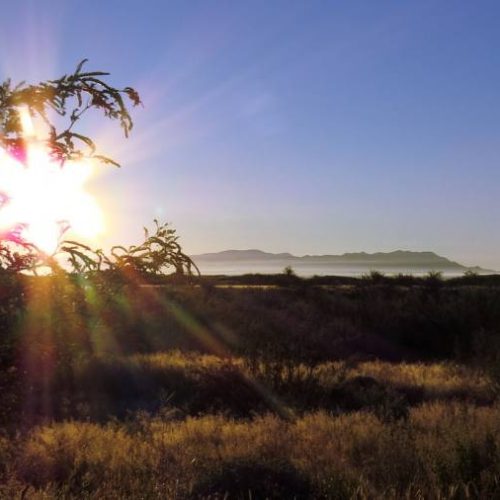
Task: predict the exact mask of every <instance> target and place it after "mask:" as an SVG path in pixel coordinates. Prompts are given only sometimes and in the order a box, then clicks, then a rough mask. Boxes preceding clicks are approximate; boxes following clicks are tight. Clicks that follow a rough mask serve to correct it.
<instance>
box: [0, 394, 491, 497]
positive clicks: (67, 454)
mask: <svg viewBox="0 0 500 500" xmlns="http://www.w3.org/2000/svg"><path fill="white" fill-rule="evenodd" d="M499 447H500V408H499V407H498V406H494V407H488V408H486V407H482V408H475V407H467V406H464V405H462V404H458V403H454V404H443V403H428V404H424V405H422V406H420V407H419V408H415V409H413V410H411V412H410V418H409V420H408V422H406V423H404V424H403V423H383V422H382V421H380V420H378V419H377V418H376V417H375V416H374V415H372V414H370V413H365V412H355V413H350V414H345V415H341V416H331V415H329V414H328V413H326V412H314V413H310V414H308V415H305V416H304V417H303V418H300V419H298V420H296V421H293V422H285V421H283V420H281V419H279V418H277V417H276V416H272V415H264V416H261V417H258V418H255V419H253V420H251V421H237V420H232V419H227V418H225V417H223V416H216V415H211V416H204V417H201V418H188V419H186V420H185V421H180V422H179V421H169V420H165V419H161V418H151V417H142V418H140V419H139V420H136V421H134V422H131V423H129V424H127V425H119V424H117V423H109V424H106V425H97V424H90V423H83V422H66V423H61V424H54V425H50V426H43V427H39V428H36V429H34V430H33V431H32V432H31V433H30V434H29V435H28V436H27V437H26V438H23V439H21V440H20V441H18V442H17V443H16V450H15V454H16V456H17V458H16V461H15V466H13V465H11V466H10V468H11V470H10V474H11V477H17V480H18V481H21V484H18V485H17V486H16V488H18V489H21V488H22V487H23V486H22V485H25V484H31V485H32V490H31V491H32V492H34V491H35V490H38V491H39V493H40V495H42V493H41V492H43V491H46V492H47V491H55V490H54V488H56V489H59V490H60V488H61V487H62V486H63V485H64V487H66V488H68V492H69V493H72V494H73V495H74V496H75V497H76V496H77V495H78V494H81V493H82V492H88V493H89V494H90V493H92V495H94V496H92V498H99V495H103V496H105V497H106V498H118V497H120V495H122V497H123V496H125V497H131V496H134V495H136V496H137V497H138V496H141V497H147V496H148V495H152V494H154V492H155V491H156V492H158V491H160V490H161V491H164V492H165V494H166V495H167V494H170V495H173V496H172V497H173V498H176V497H177V498H183V497H185V495H187V494H188V493H189V491H190V490H191V489H192V488H194V487H195V486H196V484H197V483H198V482H199V481H201V480H202V479H203V478H204V477H205V476H206V475H207V474H210V471H213V470H217V469H218V468H219V467H220V466H221V465H223V464H229V463H237V462H241V461H242V460H246V461H249V462H252V461H259V462H261V463H268V462H269V463H271V462H273V461H276V460H279V461H282V462H283V463H284V462H286V463H290V464H291V465H292V466H293V467H294V468H295V469H296V470H297V471H298V473H299V474H302V475H303V476H304V477H306V478H308V480H309V481H311V483H313V484H314V485H315V488H317V491H318V494H319V493H320V492H322V494H328V492H330V493H332V490H329V488H337V489H338V488H339V487H341V488H342V491H344V493H345V494H346V495H347V494H349V495H354V494H358V495H361V496H360V497H359V496H358V498H367V497H371V496H373V495H378V496H380V495H387V496H388V497H393V498H397V497H398V495H401V494H403V493H404V492H412V491H413V492H414V493H415V494H416V491H417V490H419V491H420V492H421V493H422V494H423V495H424V496H425V497H427V496H428V495H432V496H434V495H437V493H438V492H440V494H441V497H442V498H452V495H451V494H450V491H452V490H453V488H457V487H464V485H469V487H470V488H475V489H476V491H483V492H486V491H493V490H492V488H495V485H497V487H498V481H499V478H500V455H499V452H498V451H499V449H500V448H499ZM255 481H256V483H257V482H258V481H259V478H258V477H256V478H255ZM11 487H12V488H14V487H15V486H14V483H11ZM0 491H1V490H0ZM107 495H109V496H107ZM348 497H349V496H344V497H341V498H348ZM413 497H416V496H411V498H413ZM30 498H31V497H30ZM34 498H36V496H34ZM40 498H41V496H40ZM169 498H170V497H169Z"/></svg>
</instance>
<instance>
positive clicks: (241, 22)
mask: <svg viewBox="0 0 500 500" xmlns="http://www.w3.org/2000/svg"><path fill="white" fill-rule="evenodd" d="M499 25H500V4H499V3H498V2H495V1H481V0H478V1H474V2H470V1H465V0H454V1H446V0H440V1H437V0H435V1H427V0H418V1H416V0H415V1H407V2H401V1H384V2H373V1H368V0H366V1H353V2H347V1H342V2H341V1H333V0H332V1H308V2H304V1H301V2H294V1H290V0H288V1H247V2H243V1H241V2H240V1H198V2H196V1H189V2H184V1H178V2H168V1H156V0H145V1H143V2H136V1H128V0H120V1H118V0H116V1H115V0H106V1H102V0H101V1H94V0H90V1H89V0H87V1H85V2H83V1H76V0H75V1H66V2H62V1H57V0H50V1H45V0H37V1H35V0H33V1H30V2H28V1H22V0H19V1H16V2H9V3H8V6H3V12H2V18H1V19H0V78H1V79H3V78H5V77H7V76H12V77H13V78H14V79H16V80H21V79H26V80H40V79H46V78H51V77H54V76H58V75H60V74H62V73H64V72H67V71H70V70H71V69H72V68H73V67H74V66H75V65H76V63H77V62H78V61H79V60H80V59H82V58H84V57H87V58H89V59H90V63H89V66H88V67H89V68H91V69H105V70H108V71H110V72H111V73H112V76H111V81H112V82H113V83H115V84H116V85H123V86H125V85H132V86H134V87H136V88H137V90H138V91H139V92H140V93H141V94H142V97H143V100H144V108H140V109H136V110H135V111H134V119H135V130H134V132H133V134H132V136H131V137H130V139H128V140H127V141H126V140H125V139H122V138H121V137H120V136H119V134H118V133H117V132H115V131H113V129H112V128H111V127H110V126H109V124H107V123H105V124H103V122H102V121H95V122H94V121H92V119H91V121H90V124H92V126H95V127H96V128H95V129H94V128H93V129H92V131H94V130H95V131H96V132H95V133H96V134H97V140H98V141H99V140H100V138H102V140H101V144H102V148H103V149H104V151H105V152H108V153H111V154H113V155H115V156H116V157H117V159H118V160H120V162H121V163H122V165H123V167H122V169H121V170H118V169H113V168H110V167H103V169H104V170H105V171H104V172H103V174H102V175H100V176H99V177H98V178H96V179H95V181H94V182H93V184H92V186H91V189H92V191H93V192H95V193H96V195H97V196H99V200H100V201H101V202H102V204H103V206H104V208H105V209H106V212H107V214H108V218H109V220H108V231H107V233H106V235H105V236H104V237H103V240H102V244H103V245H105V246H106V245H108V244H111V243H117V242H126V243H132V242H134V241H137V240H138V239H139V238H140V236H141V228H142V226H143V225H145V224H148V223H149V221H151V220H152V219H153V218H154V217H159V218H160V219H162V220H166V221H171V222H172V223H173V225H174V226H175V227H176V228H177V229H178V231H179V234H180V236H181V242H182V243H183V245H184V247H185V249H186V250H187V251H188V252H190V253H200V252H204V251H217V250H223V249H227V248H260V249H263V250H268V251H276V252H281V251H290V252H292V253H295V254H299V255H301V254H306V253H309V254H313V253H315V254H317V253H342V252H346V251H361V250H364V251H388V250H394V249H398V248H404V249H411V250H433V251H436V252H438V253H441V254H444V255H446V256H448V257H450V258H453V259H456V260H459V261H461V262H464V263H467V264H480V265H483V266H489V267H493V268H497V269H500V229H499V227H498V221H499V214H500V182H499V181H500V165H499V158H500V92H499V90H498V89H500V30H499V29H498V26H499ZM88 127H89V128H90V125H88Z"/></svg>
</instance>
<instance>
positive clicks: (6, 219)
mask: <svg viewBox="0 0 500 500" xmlns="http://www.w3.org/2000/svg"><path fill="white" fill-rule="evenodd" d="M19 113H20V119H21V124H22V126H23V131H24V140H25V144H26V152H25V153H26V158H25V160H24V161H20V160H19V159H17V158H15V157H14V156H12V155H10V154H9V153H8V152H7V151H5V150H4V149H3V148H1V147H0V239H7V240H9V239H10V240H14V241H20V242H23V243H30V244H33V245H35V246H36V247H37V248H38V249H39V250H40V251H42V252H44V253H46V254H49V255H50V254H53V253H54V252H55V251H56V250H57V247H58V245H59V241H60V238H61V235H62V234H63V233H64V232H65V231H66V230H68V229H69V228H71V230H72V232H73V233H75V235H77V236H81V237H83V238H92V237H95V236H97V235H98V234H99V233H100V232H102V230H103V216H102V212H101V210H100V208H99V206H98V204H97V202H96V201H95V199H94V198H93V197H92V196H91V195H90V194H89V193H88V192H86V191H85V189H84V184H85V182H86V181H87V180H88V179H89V177H90V176H91V173H92V165H91V164H90V162H88V161H78V162H75V161H67V162H66V163H64V165H61V163H60V162H58V161H56V160H54V158H53V157H52V156H51V154H50V150H49V149H48V147H47V145H46V144H45V143H44V142H43V141H41V140H40V139H39V138H38V137H37V135H36V130H35V127H34V124H33V122H32V120H31V116H30V113H29V111H28V110H27V109H26V108H20V109H19Z"/></svg>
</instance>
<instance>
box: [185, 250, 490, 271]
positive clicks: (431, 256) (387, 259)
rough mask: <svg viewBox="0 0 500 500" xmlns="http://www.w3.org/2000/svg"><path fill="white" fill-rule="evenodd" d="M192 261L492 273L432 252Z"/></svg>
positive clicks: (217, 256)
mask: <svg viewBox="0 0 500 500" xmlns="http://www.w3.org/2000/svg"><path fill="white" fill-rule="evenodd" d="M191 258H192V259H193V260H194V261H195V262H197V263H218V262H255V263H265V262H269V263H271V262H276V261H280V262H281V261H283V263H284V264H286V263H289V264H291V265H292V264H294V263H296V264H300V263H303V264H325V265H328V264H330V265H342V264H344V265H348V264H355V265H361V266H366V267H367V268H369V267H370V266H378V267H380V268H383V267H409V268H413V267H419V268H420V267H423V268H429V269H431V270H463V271H474V272H482V273H488V272H491V273H495V272H496V271H492V270H489V269H483V268H481V267H480V266H465V265H463V264H460V263H458V262H455V261H452V260H450V259H448V258H447V257H443V256H441V255H438V254H436V253H435V252H432V251H413V250H393V251H390V252H374V253H367V252H346V253H343V254H338V255H335V254H323V255H310V254H306V255H301V256H298V255H293V254H291V253H288V252H282V253H272V252H265V251H263V250H259V249H255V248H253V249H245V250H223V251H220V252H210V253H203V254H197V255H192V256H191Z"/></svg>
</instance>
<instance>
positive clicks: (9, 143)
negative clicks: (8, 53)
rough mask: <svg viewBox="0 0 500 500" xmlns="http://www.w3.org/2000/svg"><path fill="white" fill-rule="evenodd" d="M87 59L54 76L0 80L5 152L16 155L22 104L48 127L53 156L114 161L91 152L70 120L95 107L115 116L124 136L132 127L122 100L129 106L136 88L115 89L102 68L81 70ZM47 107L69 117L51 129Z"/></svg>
mask: <svg viewBox="0 0 500 500" xmlns="http://www.w3.org/2000/svg"><path fill="white" fill-rule="evenodd" d="M86 62H87V59H84V60H83V61H81V62H80V63H79V64H78V66H77V68H76V70H75V71H74V72H73V73H71V74H69V75H64V76H62V77H61V78H58V79H57V80H49V81H47V82H41V83H39V84H37V85H27V84H26V83H25V82H21V83H20V84H18V85H16V86H13V85H12V82H11V80H10V79H9V80H6V81H4V82H3V83H2V84H1V85H0V146H3V147H4V148H5V149H6V150H8V151H9V152H10V153H11V154H15V155H16V156H21V155H22V152H23V150H24V139H23V129H22V123H21V118H20V115H19V108H20V107H22V106H24V107H26V108H27V109H28V110H29V112H30V114H31V116H34V117H35V116H38V117H40V118H41V119H42V120H43V122H44V123H45V124H46V126H47V128H48V140H47V145H48V146H49V148H50V150H51V152H52V154H53V156H54V157H55V158H56V159H57V160H59V161H61V162H64V161H66V160H75V159H81V158H83V157H92V158H96V159H98V160H100V161H101V162H103V163H109V164H113V165H116V166H119V164H118V163H117V162H116V161H115V160H113V159H111V158H108V157H107V156H104V155H101V154H96V151H97V148H96V145H95V143H94V141H93V140H92V139H91V138H90V137H88V136H86V135H83V134H81V133H79V132H76V131H75V130H74V128H75V126H76V124H77V123H78V121H79V120H80V119H81V117H82V115H84V114H85V113H86V112H87V111H88V110H90V109H92V108H94V109H98V110H100V111H101V112H102V113H103V114H104V116H105V117H107V118H110V119H112V120H118V122H119V123H120V126H121V128H122V129H123V132H124V134H125V136H126V137H128V135H129V133H130V131H131V130H132V128H133V121H132V118H131V116H130V113H129V110H128V108H127V106H126V104H125V99H124V98H127V99H128V100H129V101H130V102H131V103H132V105H133V106H138V105H140V104H142V103H141V99H140V97H139V94H138V93H137V92H136V91H135V90H134V89H133V88H131V87H125V88H123V89H117V88H115V87H112V86H111V85H109V84H108V83H107V82H106V81H105V80H104V77H106V76H108V75H109V73H106V72H103V71H84V70H83V68H84V65H85V63H86ZM50 111H53V112H55V113H56V114H57V115H59V116H61V117H67V118H68V121H69V123H67V124H66V126H65V128H63V129H62V130H57V128H56V126H55V125H54V123H52V121H51V120H50V117H49V112H50Z"/></svg>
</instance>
